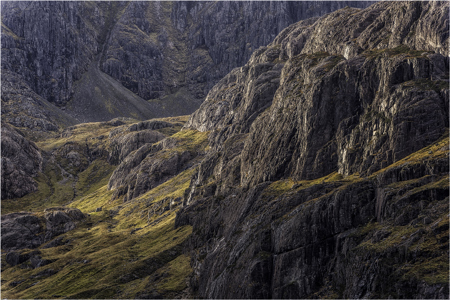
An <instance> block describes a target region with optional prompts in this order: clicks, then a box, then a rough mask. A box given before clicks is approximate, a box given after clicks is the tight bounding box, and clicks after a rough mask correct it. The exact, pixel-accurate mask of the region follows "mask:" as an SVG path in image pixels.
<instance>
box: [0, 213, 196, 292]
mask: <svg viewBox="0 0 450 300" xmlns="http://www.w3.org/2000/svg"><path fill="white" fill-rule="evenodd" d="M174 217H175V213H174V212H173V213H171V216H168V218H166V219H165V220H164V221H163V222H161V223H159V224H157V225H156V226H152V227H148V228H145V229H143V230H140V231H137V232H136V233H134V234H132V235H130V232H129V230H121V231H115V232H110V231H109V230H108V226H109V225H110V219H111V218H110V217H109V216H108V214H106V213H98V214H97V216H93V215H92V216H91V218H90V220H89V221H90V222H91V223H94V225H93V226H92V227H89V226H88V225H87V224H88V223H87V222H86V223H84V224H82V225H80V226H78V228H77V229H75V230H73V231H71V232H69V233H67V234H66V235H65V238H66V239H69V240H71V242H70V244H69V245H64V246H59V247H54V248H49V249H41V252H42V254H41V256H42V257H43V258H44V259H52V260H55V261H54V262H53V263H51V264H49V265H47V266H44V267H40V268H37V269H25V270H23V269H20V268H19V267H17V266H16V267H9V268H7V269H6V270H4V271H3V272H2V279H3V281H2V292H3V296H4V297H7V298H45V299H51V298H61V297H73V296H76V295H79V296H83V295H84V296H86V297H93V296H95V295H96V294H98V293H101V292H102V291H107V290H109V291H110V294H109V295H107V296H108V297H117V296H118V295H120V294H119V293H118V291H119V290H125V289H126V290H128V293H130V292H132V291H131V290H130V286H132V285H131V284H130V282H133V281H135V280H142V279H145V278H146V277H148V276H149V275H151V274H152V273H153V272H154V271H156V270H157V269H159V268H160V267H161V266H164V265H165V264H167V263H169V262H171V261H173V260H174V259H176V258H177V257H178V256H179V255H181V252H180V247H179V245H180V244H181V243H182V242H183V241H184V240H185V239H186V238H187V237H188V236H189V235H190V234H191V231H192V229H191V227H190V226H184V227H180V228H178V229H174ZM176 247H178V248H176ZM171 249H178V250H173V251H175V253H174V254H170V253H169V252H167V251H166V250H171ZM152 259H153V260H152ZM180 259H182V258H180ZM180 259H179V260H180ZM184 263H185V262H184ZM181 264H183V262H181ZM171 265H174V266H176V265H180V262H179V261H174V262H173V264H171ZM171 265H169V266H168V267H169V268H170V266H171ZM152 268H153V269H154V270H152ZM45 269H53V270H57V271H58V273H56V274H55V275H52V276H50V277H47V278H45V277H44V278H38V279H37V278H31V276H33V275H37V274H38V273H39V272H40V271H42V270H45ZM170 270H171V273H170V276H169V279H170V281H169V282H172V284H169V285H165V286H163V287H162V289H164V288H167V289H172V290H173V289H175V290H177V289H178V288H179V287H180V284H179V282H180V281H181V279H180V278H181V277H185V276H187V273H189V272H190V270H189V268H187V267H186V266H183V267H182V268H180V269H174V268H171V269H170ZM124 276H125V277H124ZM127 276H128V277H127ZM130 276H131V277H130ZM20 279H25V282H23V283H21V284H19V285H18V286H16V287H10V286H9V283H11V282H13V281H17V280H20ZM36 282H38V283H37V284H36V285H34V286H32V287H30V288H28V289H26V287H28V286H30V285H31V284H33V283H36ZM138 291H140V290H139V289H137V290H135V291H134V292H135V293H136V292H138ZM81 293H84V294H81Z"/></svg>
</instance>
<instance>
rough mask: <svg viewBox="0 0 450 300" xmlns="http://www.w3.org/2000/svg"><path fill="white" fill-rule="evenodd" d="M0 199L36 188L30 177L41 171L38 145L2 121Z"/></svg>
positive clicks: (14, 196) (40, 156)
mask: <svg viewBox="0 0 450 300" xmlns="http://www.w3.org/2000/svg"><path fill="white" fill-rule="evenodd" d="M1 145H2V189H1V192H2V200H3V199H10V198H19V197H22V196H24V195H26V194H28V193H30V192H34V191H36V190H37V184H36V182H34V180H33V179H32V178H33V177H35V176H36V175H37V174H38V173H39V172H41V171H42V160H43V159H42V155H41V153H40V151H39V149H38V147H37V146H36V145H35V144H34V143H33V142H30V141H28V140H27V139H26V138H25V137H23V136H22V135H21V134H20V133H19V132H17V131H16V130H15V129H14V128H12V127H11V126H10V125H8V124H6V123H3V122H2V144H1Z"/></svg>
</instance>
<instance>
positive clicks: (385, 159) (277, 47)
mask: <svg viewBox="0 0 450 300" xmlns="http://www.w3.org/2000/svg"><path fill="white" fill-rule="evenodd" d="M424 6H426V8H423V9H422V11H423V12H426V13H427V14H429V15H425V16H422V17H423V18H425V17H427V16H436V18H437V20H440V19H439V18H440V15H441V12H442V11H445V7H446V6H444V5H441V6H436V5H434V4H427V5H424ZM401 7H402V6H401V5H400V4H398V5H396V6H391V7H388V6H387V4H385V5H384V6H383V5H382V4H377V5H375V6H374V7H373V8H371V9H367V10H364V11H358V10H355V9H350V8H349V9H344V10H340V11H337V12H335V13H332V14H330V15H328V16H326V17H323V18H321V19H319V20H317V21H316V22H314V21H315V20H308V21H303V22H300V23H298V24H296V25H292V26H290V27H289V28H287V29H286V30H284V31H283V32H282V33H281V34H280V36H278V37H277V38H276V39H275V41H274V43H272V44H270V45H269V46H268V47H266V48H261V49H259V50H258V51H256V52H255V53H254V54H253V56H252V58H251V59H250V60H249V62H248V64H247V65H245V66H244V67H242V68H240V69H235V70H233V71H232V72H231V73H230V74H229V75H227V76H226V77H225V78H224V79H223V80H221V81H220V82H219V83H218V84H217V85H216V86H215V87H214V88H213V89H212V90H211V92H210V94H209V95H208V97H207V98H206V101H205V102H204V103H203V104H202V106H201V108H200V109H199V110H198V111H197V112H195V113H194V114H193V115H192V117H191V119H190V120H189V122H188V124H187V126H188V127H190V128H195V129H197V130H200V131H210V130H215V131H216V132H215V133H214V134H213V138H214V140H215V142H214V143H213V145H214V146H215V147H216V148H217V147H219V148H220V145H221V144H222V143H223V142H224V141H225V140H226V139H227V138H229V137H230V136H233V134H236V133H247V132H249V137H248V139H247V140H246V142H245V147H244V150H243V153H242V161H241V163H242V165H241V168H242V169H245V174H241V184H243V185H245V186H252V185H254V184H257V183H259V182H263V181H271V180H277V179H279V178H282V177H284V176H287V175H288V174H289V176H293V177H294V178H297V179H311V178H318V177H321V176H324V175H326V174H329V173H331V172H333V171H334V170H338V171H339V172H340V173H342V174H344V175H348V174H350V173H355V172H360V173H362V174H370V173H372V172H374V171H376V170H379V169H381V168H383V167H386V166H387V165H389V164H391V163H393V162H395V161H397V160H399V159H401V158H403V157H405V156H406V155H408V154H410V153H412V152H414V151H417V150H419V149H421V148H423V147H424V146H426V145H428V144H429V143H430V142H432V141H433V140H436V139H437V138H439V137H440V136H441V135H442V133H443V132H444V129H445V127H448V101H447V100H446V95H447V93H448V90H447V89H446V87H447V85H446V80H445V78H446V76H447V75H446V74H448V58H446V57H444V56H442V55H440V54H437V53H434V54H433V53H432V52H427V51H422V52H421V51H420V50H419V51H415V50H412V49H409V48H407V47H406V46H398V47H397V46H396V44H393V45H391V46H392V47H395V48H393V50H382V49H380V50H378V52H377V50H374V51H371V50H368V49H371V48H365V49H364V48H361V49H360V51H359V52H362V51H364V50H365V52H362V54H357V53H353V54H351V55H350V54H348V53H347V52H348V51H347V50H345V49H346V48H345V47H344V46H343V45H345V44H346V43H347V41H346V39H348V40H349V39H350V38H351V37H354V34H355V32H354V31H353V30H352V29H351V28H354V27H357V26H362V25H355V24H354V23H356V22H358V21H360V20H365V21H364V22H367V19H370V17H371V16H373V14H374V11H377V12H379V13H380V11H382V13H381V14H380V15H379V18H378V19H374V20H372V22H373V23H377V22H379V19H382V20H384V19H385V18H386V16H388V15H390V16H391V18H393V20H389V22H390V23H394V22H395V20H396V18H398V17H395V16H396V15H395V14H394V12H396V11H397V10H401ZM410 9H411V10H412V9H415V6H414V5H413V7H412V8H410ZM447 9H448V7H447ZM419 16H420V15H419ZM342 20H345V21H342ZM416 21H417V20H416ZM336 22H340V23H338V24H340V25H341V26H343V27H341V28H339V27H336V26H337V25H338V24H336ZM417 22H419V21H417ZM331 24H333V26H334V27H333V28H335V29H333V30H336V28H338V29H339V30H338V31H339V32H340V34H339V38H336V39H332V40H330V42H328V43H327V44H326V45H325V44H324V45H314V44H312V41H316V40H317V39H316V38H314V39H313V38H310V37H311V36H316V35H317V34H319V33H321V32H323V31H324V30H325V29H324V28H328V27H326V26H329V27H330V26H331ZM348 24H353V27H349V28H350V29H347V30H346V29H345V28H347V27H346V26H347V25H348ZM356 24H358V23H356ZM364 24H365V23H364ZM366 25H367V24H366ZM344 26H345V27H344ZM371 28H372V27H371V26H368V25H367V26H366V31H363V32H360V35H359V36H356V40H357V41H358V40H359V39H361V36H364V37H366V35H367V34H368V32H367V31H369V32H371ZM327 30H328V29H327ZM345 33H348V34H349V36H348V37H346V36H345ZM444 36H445V34H444ZM361 43H362V42H361ZM429 43H431V44H432V43H433V42H432V41H429ZM445 43H448V37H447V40H444V41H443V44H445ZM364 45H365V47H368V46H370V44H364ZM364 45H361V46H364ZM386 46H389V45H386ZM321 47H322V48H321ZM313 51H318V52H316V53H314V52H313ZM325 51H334V52H325ZM336 51H339V52H336ZM374 52H376V53H374ZM346 57H347V58H346ZM280 62H282V63H280ZM444 62H445V63H444ZM431 78H433V80H431ZM219 99H220V100H219ZM269 107H270V108H269ZM266 109H267V110H266ZM263 111H264V113H262V112H263ZM412 116H417V118H415V117H414V118H412ZM418 116H421V117H418ZM257 117H258V118H257Z"/></svg>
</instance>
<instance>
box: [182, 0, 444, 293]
mask: <svg viewBox="0 0 450 300" xmlns="http://www.w3.org/2000/svg"><path fill="white" fill-rule="evenodd" d="M448 10H449V6H448V3H444V2H391V3H388V2H379V3H377V4H375V5H373V6H371V7H369V8H367V9H365V10H357V9H352V8H346V9H342V10H339V11H336V12H333V13H331V14H329V15H326V16H323V17H321V18H318V19H310V20H305V21H302V22H299V23H297V24H294V25H291V26H289V27H288V28H286V29H285V30H284V31H282V32H281V33H280V34H279V35H278V37H277V38H275V40H274V42H273V43H271V44H269V45H268V46H267V47H262V48H260V49H259V50H257V51H256V52H254V54H253V55H252V57H251V59H250V60H249V61H248V63H247V64H246V65H245V66H244V67H241V68H238V69H234V70H233V71H232V72H231V73H229V74H228V75H227V76H226V77H225V78H224V79H222V80H221V81H220V82H219V83H218V84H217V85H216V86H215V87H214V88H213V89H212V90H211V91H210V93H209V94H208V96H207V98H206V101H205V102H204V103H203V104H202V106H201V107H200V109H199V110H198V111H196V112H195V113H194V114H193V115H192V116H191V118H190V120H189V121H188V123H187V125H186V127H188V128H191V129H196V130H200V131H205V132H206V131H209V132H210V134H209V145H210V146H211V148H210V151H208V153H207V154H206V155H205V158H204V159H203V161H202V162H201V164H200V165H199V167H198V172H196V174H194V176H193V178H192V180H191V186H190V188H189V190H188V191H187V193H186V196H185V199H184V208H183V209H182V211H180V213H179V214H178V215H177V220H176V224H177V226H179V225H185V224H190V225H192V226H193V235H192V237H191V239H190V243H191V244H190V248H191V250H192V252H191V253H194V257H193V259H192V261H191V263H192V266H193V268H194V272H193V274H192V276H191V281H190V286H191V289H192V291H193V292H195V293H198V295H199V297H205V298H309V297H318V298H414V297H419V298H442V299H445V298H448V295H449V285H448V282H447V280H446V279H445V280H444V279H443V278H447V277H448V270H447V266H448V264H449V261H448V237H447V236H446V235H448V228H449V225H448V216H447V215H448V196H449V190H448V170H449V164H448V126H449V124H448V111H449V108H448V95H449V91H448V74H449V70H448V63H449V61H448V56H449V54H448V46H447V45H448V38H449V35H448V29H443V28H444V27H445V26H447V25H446V24H448ZM432 23H433V24H438V25H436V26H431V25H430V24H432ZM425 24H428V25H425ZM424 26H426V27H427V30H424ZM437 261H439V262H437ZM435 262H436V263H435ZM441 266H445V267H441ZM431 269H432V270H433V271H431ZM430 272H434V273H433V274H435V275H430V274H431V273H430ZM438 274H439V275H438ZM430 276H431V277H432V278H433V279H431V277H430ZM440 276H442V277H440ZM438 278H441V279H438Z"/></svg>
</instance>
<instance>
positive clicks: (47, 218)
mask: <svg viewBox="0 0 450 300" xmlns="http://www.w3.org/2000/svg"><path fill="white" fill-rule="evenodd" d="M45 212H46V213H45V215H44V217H43V218H40V217H37V216H35V215H33V214H32V213H27V212H21V213H11V214H6V215H3V216H2V250H6V251H10V250H18V249H24V248H29V249H33V248H36V247H39V246H40V245H41V244H43V243H45V242H47V241H50V240H51V239H53V238H54V237H56V236H58V235H60V234H62V233H65V232H67V231H70V230H72V229H74V228H75V226H76V223H77V222H80V221H82V220H83V219H84V218H85V215H84V214H83V213H82V212H81V211H80V210H79V209H76V208H50V209H46V210H45ZM44 224H45V226H44ZM9 256H10V258H8V259H7V260H8V261H9V262H8V263H10V264H11V265H14V263H15V264H19V263H21V262H20V261H22V260H24V259H25V258H23V259H22V258H21V256H18V254H17V255H16V254H10V255H9ZM28 258H29V257H27V258H26V259H28ZM26 259H25V260H26ZM36 264H39V262H38V261H37V262H36Z"/></svg>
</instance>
